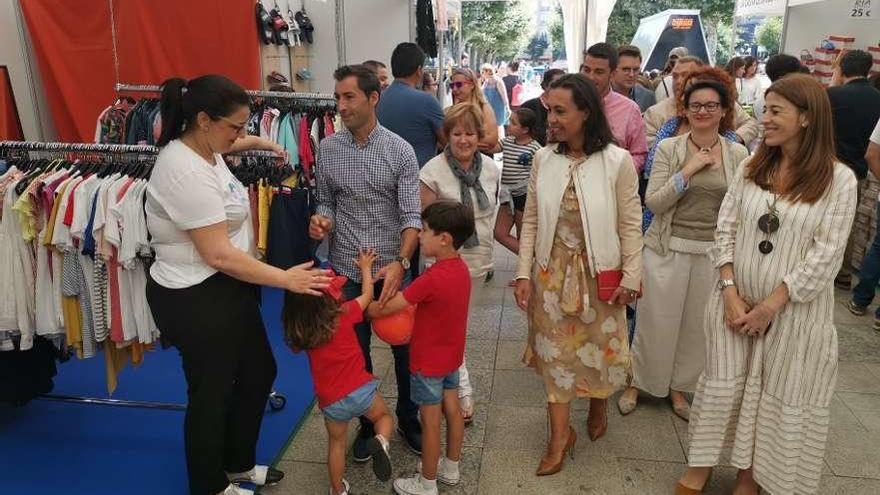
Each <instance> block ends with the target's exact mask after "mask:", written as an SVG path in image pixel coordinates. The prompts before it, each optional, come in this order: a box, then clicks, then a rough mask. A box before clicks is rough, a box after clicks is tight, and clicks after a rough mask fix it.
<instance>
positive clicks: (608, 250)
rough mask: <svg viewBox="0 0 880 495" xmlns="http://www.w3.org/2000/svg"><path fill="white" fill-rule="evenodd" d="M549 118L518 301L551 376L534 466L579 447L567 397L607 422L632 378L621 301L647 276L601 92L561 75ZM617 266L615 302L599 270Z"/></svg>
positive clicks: (554, 468) (629, 176) (623, 162)
mask: <svg viewBox="0 0 880 495" xmlns="http://www.w3.org/2000/svg"><path fill="white" fill-rule="evenodd" d="M547 103H548V106H549V107H550V108H549V119H548V124H549V127H550V130H551V133H552V134H553V135H554V136H555V138H556V139H557V141H558V143H557V144H554V145H551V146H548V147H546V148H543V149H541V150H540V151H538V152H537V153H536V154H535V158H534V161H533V165H532V175H531V180H530V183H529V191H528V199H527V200H526V208H525V212H524V217H523V232H522V236H521V239H520V256H519V266H518V269H517V277H516V278H517V283H516V291H515V294H516V301H517V304H518V305H519V306H520V308H522V309H524V310H525V311H527V312H528V315H529V341H528V345H527V347H526V351H525V355H524V357H523V359H524V361H525V362H526V364H528V365H529V366H531V367H533V368H535V370H536V371H537V372H538V373H539V374H541V375H542V377H543V379H544V387H545V390H546V393H547V402H548V414H549V416H550V441H549V444H548V446H547V452H546V453H545V454H544V456H543V458H542V459H541V463H540V465H539V467H538V471H537V474H538V475H539V476H541V475H547V474H554V473H556V472H558V471H559V470H560V469H561V468H562V459H563V457H564V455H565V454H566V453H570V451H571V450H572V449H573V447H574V444H575V440H576V435H575V432H574V429H572V428H571V426H570V424H569V414H570V410H571V407H570V404H571V401H572V400H573V399H575V398H577V397H589V398H590V399H591V400H590V414H589V417H588V419H587V427H588V432H589V435H590V438H591V439H592V440H595V439H597V438H599V437H600V436H602V435H603V434H604V433H605V430H606V428H607V415H606V407H607V399H608V397H609V396H610V395H611V394H613V393H614V392H615V391H616V390H618V389H619V388H621V387H623V386H625V385H626V382H627V380H628V378H629V375H630V353H629V347H628V344H627V338H626V315H625V310H624V307H625V305H626V304H627V303H629V302H632V301H633V300H634V299H635V297H636V294H637V290H638V289H639V287H640V281H641V272H640V270H641V251H642V233H641V207H640V205H639V197H638V180H637V175H636V170H635V167H634V166H633V162H632V158H631V157H630V155H629V153H628V152H627V151H626V150H623V149H621V148H618V147H617V146H615V145H614V144H612V143H613V137H612V135H611V131H610V129H609V126H608V123H607V121H606V119H605V115H604V113H603V110H602V104H601V99H600V98H599V95H598V93H597V91H596V89H595V86H593V85H592V84H591V83H590V82H588V81H587V80H586V79H585V78H584V77H583V76H580V75H566V76H563V77H562V78H560V79H559V80H557V81H555V82H554V83H553V84H552V85H551V87H550V91H549V94H548V97H547ZM613 272H616V273H617V275H618V276H619V282H616V281H615V283H614V284H612V286H611V287H610V290H609V292H611V294H610V298H609V300H608V301H601V300H600V299H599V290H598V286H597V278H598V275H599V274H600V273H605V275H609V274H612V273H613Z"/></svg>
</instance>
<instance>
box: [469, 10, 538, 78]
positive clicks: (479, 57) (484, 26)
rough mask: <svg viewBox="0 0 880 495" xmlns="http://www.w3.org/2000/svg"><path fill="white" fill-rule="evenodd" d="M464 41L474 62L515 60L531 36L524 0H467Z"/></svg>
mask: <svg viewBox="0 0 880 495" xmlns="http://www.w3.org/2000/svg"><path fill="white" fill-rule="evenodd" d="M461 17H462V41H463V43H464V45H465V47H466V50H468V51H469V52H471V53H470V55H471V60H472V63H473V62H476V63H477V64H481V63H483V62H496V61H498V60H512V59H514V58H516V56H517V55H519V54H520V53H521V52H522V51H523V49H524V48H525V47H526V43H527V42H528V40H529V34H530V27H529V15H528V14H527V13H526V10H525V8H524V6H523V4H522V1H520V0H512V1H509V2H464V3H463V4H462V7H461Z"/></svg>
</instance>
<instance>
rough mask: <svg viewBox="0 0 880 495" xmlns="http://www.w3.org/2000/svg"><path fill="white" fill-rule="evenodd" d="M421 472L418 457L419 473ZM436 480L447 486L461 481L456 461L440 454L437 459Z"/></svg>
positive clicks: (420, 461) (420, 463)
mask: <svg viewBox="0 0 880 495" xmlns="http://www.w3.org/2000/svg"><path fill="white" fill-rule="evenodd" d="M421 472H422V460H421V459H419V473H421ZM437 481H439V482H440V483H443V484H445V485H449V486H455V485H457V484H458V483H459V482H460V481H461V473H459V472H458V463H457V462H452V461H450V460H449V459H447V458H446V457H445V456H440V459H439V460H438V461H437Z"/></svg>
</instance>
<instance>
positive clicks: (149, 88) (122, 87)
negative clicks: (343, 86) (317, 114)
mask: <svg viewBox="0 0 880 495" xmlns="http://www.w3.org/2000/svg"><path fill="white" fill-rule="evenodd" d="M246 91H247V94H248V96H254V97H261V98H281V99H288V100H312V101H321V102H333V103H334V104H335V103H336V98H335V97H334V96H333V95H331V94H329V93H291V92H287V91H258V90H253V89H249V90H246ZM116 92H117V93H156V94H158V93H161V92H162V87H161V86H156V85H152V84H119V83H117V84H116Z"/></svg>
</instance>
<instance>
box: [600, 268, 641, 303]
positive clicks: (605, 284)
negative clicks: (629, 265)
mask: <svg viewBox="0 0 880 495" xmlns="http://www.w3.org/2000/svg"><path fill="white" fill-rule="evenodd" d="M621 280H623V270H603V271H600V272H597V273H596V285H597V286H598V289H599V300H600V301H602V302H606V303H607V302H609V301H611V296H613V295H614V291H615V290H617V288H618V287H620V281H621ZM639 297H642V291H641V290H639V292H638V293H637V294H636V298H639Z"/></svg>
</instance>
